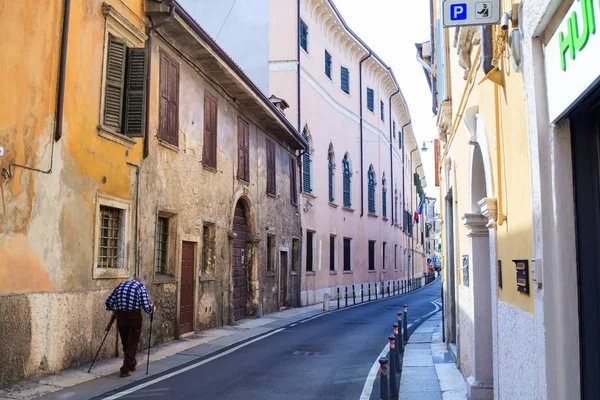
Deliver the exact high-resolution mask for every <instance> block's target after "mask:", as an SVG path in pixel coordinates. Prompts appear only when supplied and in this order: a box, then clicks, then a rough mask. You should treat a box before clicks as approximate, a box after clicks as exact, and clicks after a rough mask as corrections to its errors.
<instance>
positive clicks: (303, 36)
mask: <svg viewBox="0 0 600 400" xmlns="http://www.w3.org/2000/svg"><path fill="white" fill-rule="evenodd" d="M300 47H302V48H303V49H304V51H306V52H307V53H308V26H306V24H305V23H304V21H302V20H300Z"/></svg>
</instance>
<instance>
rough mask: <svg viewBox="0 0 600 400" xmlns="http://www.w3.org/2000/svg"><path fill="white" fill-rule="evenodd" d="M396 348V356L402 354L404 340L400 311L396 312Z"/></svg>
mask: <svg viewBox="0 0 600 400" xmlns="http://www.w3.org/2000/svg"><path fill="white" fill-rule="evenodd" d="M396 347H398V354H400V353H404V340H403V339H402V311H398V341H397V343H396Z"/></svg>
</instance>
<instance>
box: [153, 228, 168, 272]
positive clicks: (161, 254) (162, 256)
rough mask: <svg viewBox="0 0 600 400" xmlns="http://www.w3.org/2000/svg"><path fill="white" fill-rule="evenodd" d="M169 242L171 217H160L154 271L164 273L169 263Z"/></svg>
mask: <svg viewBox="0 0 600 400" xmlns="http://www.w3.org/2000/svg"><path fill="white" fill-rule="evenodd" d="M168 243H169V219H168V218H165V217H158V224H157V226H156V252H155V255H154V272H156V273H158V274H164V273H165V269H166V265H167V246H168Z"/></svg>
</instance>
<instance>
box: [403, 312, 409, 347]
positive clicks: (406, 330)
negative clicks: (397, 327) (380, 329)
mask: <svg viewBox="0 0 600 400" xmlns="http://www.w3.org/2000/svg"><path fill="white" fill-rule="evenodd" d="M407 326H408V306H407V305H406V304H405V305H404V327H403V329H402V331H403V332H402V334H403V336H404V343H408V328H407Z"/></svg>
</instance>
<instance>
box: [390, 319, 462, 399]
mask: <svg viewBox="0 0 600 400" xmlns="http://www.w3.org/2000/svg"><path fill="white" fill-rule="evenodd" d="M400 398H401V399H403V400H434V399H435V400H442V399H443V400H466V399H467V398H468V397H467V384H466V382H465V380H464V378H463V376H462V374H461V372H460V371H459V370H458V369H457V368H456V364H455V363H454V360H453V359H452V357H451V356H450V353H448V351H447V349H446V345H445V344H444V343H443V342H442V316H441V312H438V313H436V314H434V315H433V316H432V317H431V318H429V319H428V320H427V321H425V322H423V324H421V326H419V328H417V330H416V331H415V332H414V333H413V334H412V335H411V336H410V338H409V340H408V344H407V345H406V348H405V350H404V359H403V362H402V379H401V381H400Z"/></svg>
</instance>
